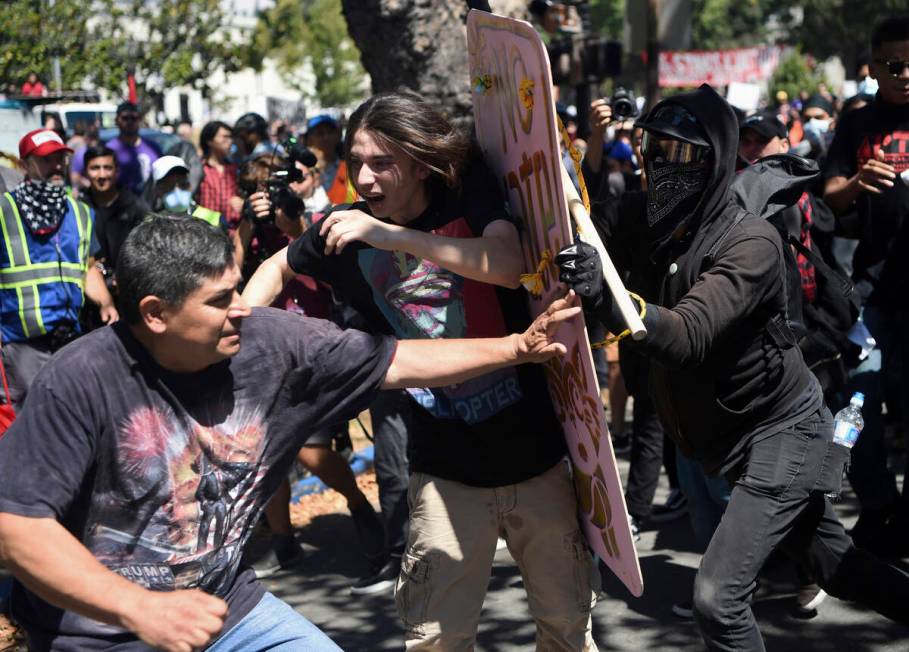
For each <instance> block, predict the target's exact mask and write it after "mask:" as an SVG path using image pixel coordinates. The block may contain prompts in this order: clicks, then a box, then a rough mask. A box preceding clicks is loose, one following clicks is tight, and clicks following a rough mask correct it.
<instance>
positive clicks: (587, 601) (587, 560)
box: [562, 530, 600, 613]
mask: <svg viewBox="0 0 909 652" xmlns="http://www.w3.org/2000/svg"><path fill="white" fill-rule="evenodd" d="M562 544H563V545H564V546H565V550H566V551H567V552H568V553H569V555H570V558H571V568H572V577H573V580H574V581H573V583H572V586H573V587H574V591H575V595H574V603H575V605H576V606H577V608H578V609H579V610H580V611H581V613H590V611H591V609H593V605H594V603H595V602H596V595H597V594H598V593H599V592H600V573H599V571H598V569H597V568H596V565H595V564H594V563H593V559H592V558H591V556H590V551H589V550H588V548H587V541H586V540H585V539H584V535H583V534H582V533H581V531H580V530H576V531H575V532H574V533H573V534H566V535H565V537H564V539H563V540H562Z"/></svg>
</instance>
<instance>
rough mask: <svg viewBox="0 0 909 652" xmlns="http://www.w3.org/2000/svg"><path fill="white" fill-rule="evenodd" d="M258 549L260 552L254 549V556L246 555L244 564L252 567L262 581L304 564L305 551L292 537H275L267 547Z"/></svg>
mask: <svg viewBox="0 0 909 652" xmlns="http://www.w3.org/2000/svg"><path fill="white" fill-rule="evenodd" d="M256 548H258V550H256V549H255V548H253V549H252V553H253V554H252V555H249V554H245V555H244V557H245V559H244V562H245V563H247V564H248V565H249V566H251V567H252V569H253V571H254V572H255V573H256V578H258V579H260V580H261V579H265V578H267V577H272V576H274V575H277V574H278V573H280V572H282V571H288V570H293V569H295V568H297V567H298V566H299V565H300V564H301V563H302V562H303V549H302V548H300V544H298V543H297V542H296V541H295V540H294V538H293V537H292V536H278V535H273V536H272V537H271V538H270V540H269V541H268V542H267V543H266V544H265V545H263V546H256ZM249 552H250V550H247V551H246V553H249Z"/></svg>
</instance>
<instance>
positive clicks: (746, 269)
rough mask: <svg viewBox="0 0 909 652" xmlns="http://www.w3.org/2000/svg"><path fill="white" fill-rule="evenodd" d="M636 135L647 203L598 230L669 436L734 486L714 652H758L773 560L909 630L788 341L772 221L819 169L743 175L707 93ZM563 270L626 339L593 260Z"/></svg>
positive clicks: (614, 209)
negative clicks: (639, 333) (760, 586)
mask: <svg viewBox="0 0 909 652" xmlns="http://www.w3.org/2000/svg"><path fill="white" fill-rule="evenodd" d="M639 126H641V127H643V128H644V139H643V143H642V150H643V155H644V161H645V168H646V174H647V184H648V190H647V192H642V193H626V194H624V195H622V196H621V197H620V198H618V199H614V200H607V201H606V202H605V204H595V209H594V216H593V217H594V222H595V224H596V226H597V228H598V230H599V232H600V235H601V237H602V238H603V240H604V242H606V245H607V248H608V249H609V253H610V256H611V257H612V259H613V261H614V262H615V263H616V266H617V267H618V268H619V270H620V271H627V272H629V273H630V276H629V282H628V287H629V289H631V290H634V291H636V292H637V293H638V294H640V296H641V297H642V298H641V299H640V301H639V303H640V304H641V305H640V309H641V314H642V317H643V320H644V324H645V326H646V327H647V336H646V337H645V338H644V339H643V340H642V341H640V342H633V343H631V346H632V347H633V348H635V349H637V350H638V351H639V352H641V353H642V354H643V355H645V356H647V357H649V358H650V392H651V395H652V398H653V400H654V403H655V405H656V408H657V411H658V412H659V414H660V419H661V421H662V422H663V425H664V427H665V428H666V429H667V432H668V433H669V435H670V436H671V437H672V438H673V439H674V440H675V442H676V444H677V445H678V446H679V448H680V450H681V451H682V452H683V453H684V454H685V455H687V456H689V457H692V458H694V459H696V460H697V461H699V462H700V464H701V465H702V466H703V468H704V470H705V471H706V472H707V473H708V474H711V475H716V474H724V475H725V476H726V478H727V480H728V481H729V483H730V486H733V487H734V488H733V490H732V497H731V500H730V502H729V506H728V508H727V509H726V513H725V515H724V517H723V520H722V522H721V523H720V525H719V527H718V528H717V530H716V532H715V533H714V536H713V538H712V540H711V542H710V544H709V546H708V548H707V551H706V553H705V554H704V558H703V560H702V562H701V565H700V569H699V571H698V575H697V578H696V580H695V590H694V607H695V614H696V618H697V621H698V624H699V626H700V629H701V633H702V635H703V637H704V640H705V642H706V643H707V647H708V648H709V649H711V650H763V649H764V643H763V640H762V638H761V634H760V631H759V629H758V627H757V624H756V622H755V620H754V616H753V614H752V612H751V608H750V601H751V596H752V594H753V592H754V589H755V578H756V577H757V574H758V572H759V571H760V569H761V566H762V565H763V564H764V561H765V560H766V559H767V557H768V555H769V554H770V553H771V552H772V551H773V550H774V549H776V548H783V549H784V550H786V551H788V552H789V553H790V554H792V556H794V557H795V558H796V559H799V560H803V561H805V562H806V563H807V564H808V566H809V567H810V568H811V569H812V571H813V572H814V573H815V575H816V577H817V579H818V583H819V584H820V585H821V587H822V588H824V589H825V590H826V591H827V592H828V593H830V594H831V595H834V596H838V597H841V598H845V599H849V600H857V601H861V602H864V603H866V604H868V605H869V606H871V607H873V608H874V609H876V610H877V611H879V612H881V613H882V614H884V615H886V616H888V617H890V618H893V619H894V620H898V621H900V622H909V613H907V612H906V609H905V605H906V604H909V576H907V575H906V574H904V573H902V572H901V571H899V570H897V569H895V568H893V567H892V566H889V565H887V564H885V563H884V562H881V561H879V560H877V559H876V558H874V557H872V556H870V555H868V554H866V553H864V552H861V551H859V550H857V549H856V548H855V547H854V546H853V545H852V541H851V540H850V539H849V537H848V536H847V535H846V533H845V531H844V529H843V526H842V525H841V524H840V523H839V521H838V520H837V518H836V515H835V514H834V512H833V508H832V506H831V505H830V503H829V501H828V500H826V498H825V494H826V493H828V492H835V491H837V490H838V489H839V485H840V482H841V480H842V472H843V466H844V463H845V459H846V455H847V454H848V453H847V452H846V451H847V449H845V448H844V447H841V446H839V445H837V444H835V443H833V441H832V438H833V421H832V418H831V416H830V412H829V411H828V410H827V408H826V407H825V406H824V403H823V400H822V396H821V392H820V388H819V386H818V383H817V381H816V379H815V378H814V377H813V375H812V374H811V372H810V371H809V370H808V368H807V366H806V365H805V363H804V361H803V359H802V355H801V353H800V351H799V348H798V347H797V346H796V342H795V338H794V336H793V335H792V333H791V330H790V328H789V320H788V297H789V295H790V293H791V292H793V291H798V283H799V281H798V275H797V272H796V274H795V277H794V278H793V275H792V274H791V273H789V270H790V269H794V262H793V261H792V260H791V259H790V258H788V256H791V252H790V251H789V249H788V247H786V246H784V244H783V240H782V238H781V236H780V233H779V232H778V231H777V229H776V227H774V226H773V225H771V224H770V223H769V222H768V221H767V220H766V219H765V217H766V216H768V215H772V214H774V213H777V212H779V210H781V209H782V208H783V207H785V206H787V205H790V204H792V203H794V202H795V201H796V200H797V199H798V197H799V195H800V194H801V193H802V191H803V190H804V187H805V185H806V184H807V183H808V182H810V181H811V180H812V179H813V178H814V177H816V175H817V170H816V168H814V167H813V164H810V163H808V162H807V161H804V160H803V159H799V158H797V157H790V156H778V157H772V158H771V159H768V160H767V161H764V162H761V163H759V164H757V165H753V166H751V167H749V168H747V169H746V170H745V171H743V172H742V173H741V174H739V175H738V176H736V175H735V161H736V151H737V145H738V125H737V122H736V118H735V114H734V113H733V111H732V109H731V107H730V106H729V105H728V104H727V103H726V102H725V101H724V100H723V99H722V98H721V97H720V96H719V95H717V94H716V92H714V91H713V89H711V88H710V87H709V86H706V85H704V86H701V88H699V89H698V90H696V91H692V92H689V93H682V94H679V95H676V96H673V97H672V98H670V99H668V100H665V101H663V102H661V103H659V104H657V105H656V106H655V107H654V108H653V110H652V111H650V113H649V114H648V115H647V116H646V117H645V118H644V119H643V120H642V121H640V123H639ZM733 181H735V184H736V185H738V184H743V185H744V187H745V190H740V191H736V189H735V188H733ZM591 186H593V190H594V192H595V193H597V191H598V190H599V188H598V187H597V186H596V185H595V184H594V183H591ZM737 197H738V198H739V201H743V200H742V199H741V198H742V197H744V198H745V200H744V202H745V203H746V205H747V210H746V209H745V208H743V207H742V205H740V203H737V199H736V198H737ZM556 260H557V262H558V263H559V265H560V268H561V278H562V280H563V281H565V282H567V283H568V284H569V285H570V286H571V287H573V288H574V289H575V291H576V292H577V293H578V294H580V295H581V296H582V297H583V298H584V300H585V302H586V304H587V305H586V307H587V308H588V309H592V310H594V311H595V312H596V313H597V314H598V315H599V316H600V318H601V319H602V320H603V323H604V324H605V325H606V326H607V328H608V329H609V330H611V331H613V332H621V331H622V330H624V328H625V324H624V321H623V319H622V317H621V316H620V313H619V311H618V309H617V308H616V307H615V303H614V301H613V298H612V295H611V294H610V293H609V291H608V289H606V288H604V286H603V283H602V270H601V267H600V262H599V259H598V257H597V256H596V254H595V252H594V251H593V249H592V248H591V247H589V246H588V245H584V244H583V243H578V244H576V245H574V246H572V247H569V248H567V249H565V250H563V251H562V252H560V254H559V256H558V257H557V259H556Z"/></svg>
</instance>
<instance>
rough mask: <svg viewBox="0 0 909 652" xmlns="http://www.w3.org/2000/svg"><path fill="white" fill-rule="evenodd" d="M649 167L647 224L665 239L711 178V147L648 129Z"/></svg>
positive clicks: (656, 238)
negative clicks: (662, 134)
mask: <svg viewBox="0 0 909 652" xmlns="http://www.w3.org/2000/svg"><path fill="white" fill-rule="evenodd" d="M641 150H642V153H643V155H644V165H645V168H646V170H647V228H648V231H649V233H650V241H651V242H662V241H663V240H664V239H665V238H666V237H668V236H669V235H670V234H672V233H673V232H675V230H676V229H677V228H678V227H679V225H681V224H682V223H683V222H685V221H686V220H687V219H688V217H689V216H690V215H691V213H692V212H694V209H695V208H696V207H697V205H698V202H699V201H700V200H701V195H702V194H703V192H704V190H705V189H706V188H707V181H708V180H709V178H710V160H711V156H710V154H711V149H710V148H709V147H704V146H700V145H694V144H692V143H688V142H685V141H682V140H676V139H674V138H665V137H661V136H658V135H655V134H651V133H650V132H648V131H645V132H644V136H643V139H642V141H641Z"/></svg>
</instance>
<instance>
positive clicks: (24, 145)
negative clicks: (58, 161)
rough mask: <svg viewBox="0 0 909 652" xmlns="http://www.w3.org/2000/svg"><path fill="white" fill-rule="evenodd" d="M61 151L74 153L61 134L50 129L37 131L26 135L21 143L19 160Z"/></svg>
mask: <svg viewBox="0 0 909 652" xmlns="http://www.w3.org/2000/svg"><path fill="white" fill-rule="evenodd" d="M60 150H63V151H65V152H69V153H70V154H72V153H73V150H71V149H70V148H69V147H67V146H66V143H64V142H63V139H62V138H60V134H58V133H57V132H56V131H51V130H50V129H35V130H34V131H30V132H28V133H27V134H25V135H24V136H23V137H22V140H20V141H19V158H20V159H23V160H24V159H25V158H26V157H27V156H32V155H35V156H48V155H49V154H53V153H54V152H59V151H60Z"/></svg>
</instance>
